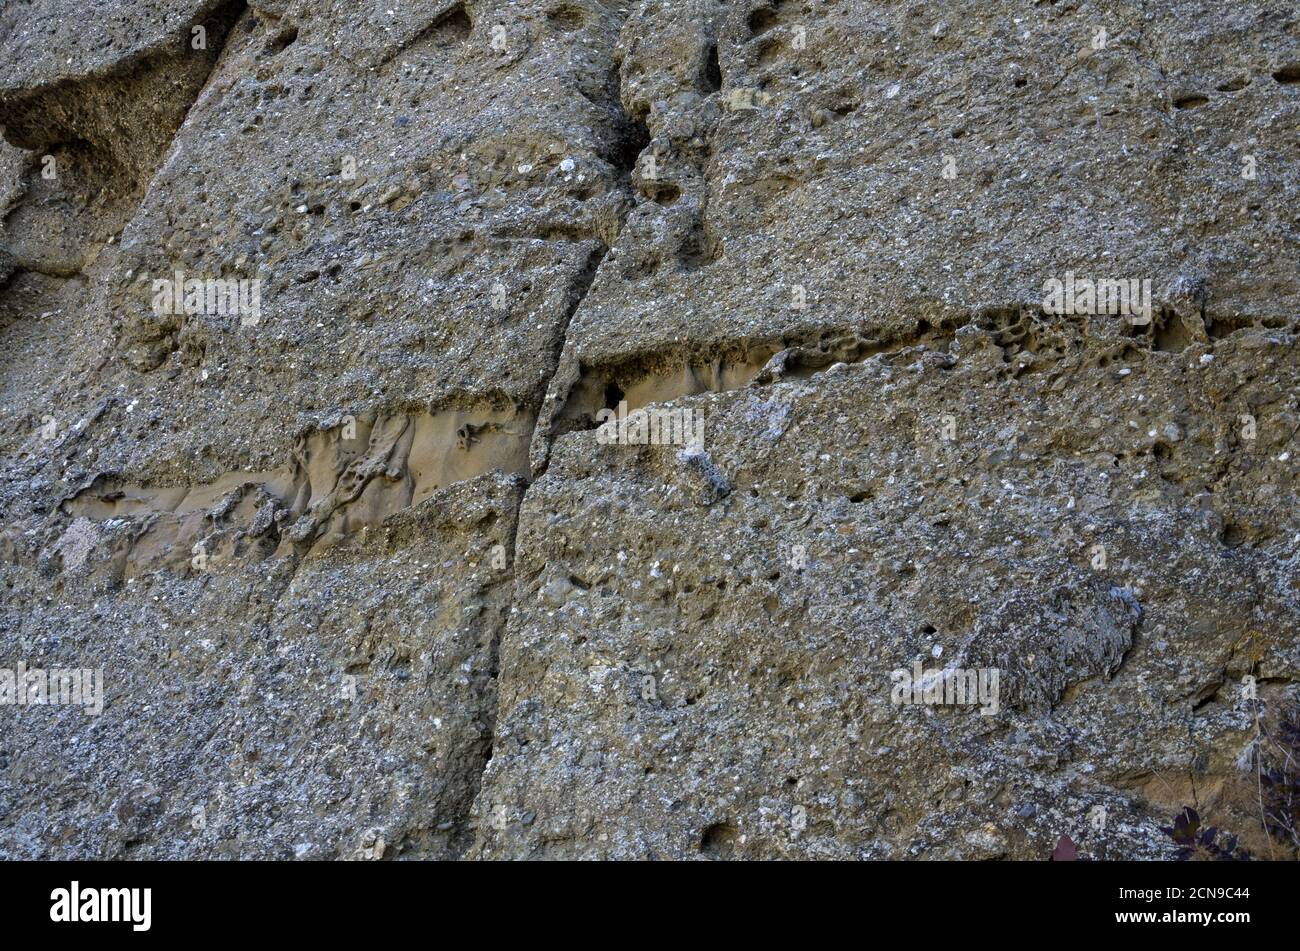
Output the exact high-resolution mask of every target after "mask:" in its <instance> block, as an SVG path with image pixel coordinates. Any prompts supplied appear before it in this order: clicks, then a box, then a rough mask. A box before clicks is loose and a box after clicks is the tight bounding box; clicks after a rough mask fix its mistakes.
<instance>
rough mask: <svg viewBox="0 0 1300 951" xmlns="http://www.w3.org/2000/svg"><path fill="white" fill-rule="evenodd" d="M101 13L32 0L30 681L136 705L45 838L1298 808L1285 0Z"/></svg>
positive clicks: (23, 26)
mask: <svg viewBox="0 0 1300 951" xmlns="http://www.w3.org/2000/svg"><path fill="white" fill-rule="evenodd" d="M100 6H101V7H102V8H103V9H102V10H101V11H99V12H98V13H97V15H96V16H94V17H91V18H88V17H86V15H85V13H84V10H83V5H81V4H74V3H72V2H70V0H21V2H12V3H8V4H6V5H5V6H4V7H3V9H0V127H2V128H3V133H4V141H3V142H0V215H3V231H2V232H0V667H10V668H12V667H14V665H15V664H16V663H17V662H18V661H24V662H26V663H27V664H28V666H29V667H46V668H50V667H60V666H62V667H75V668H96V669H98V668H102V669H103V671H104V682H105V685H106V688H105V705H104V709H103V712H102V714H100V715H99V716H88V715H86V714H85V713H84V712H83V711H82V710H79V709H76V708H70V707H56V706H0V857H5V858H294V857H297V858H330V859H334V858H344V859H346V858H362V859H381V858H461V857H463V858H477V859H506V858H569V857H581V858H673V859H680V858H695V857H711V858H777V857H781V858H868V859H872V858H895V859H898V858H963V859H975V858H1014V859H1031V858H1044V857H1046V856H1047V855H1048V854H1049V853H1050V852H1051V851H1052V848H1053V846H1054V845H1055V844H1056V843H1057V841H1058V840H1059V838H1060V837H1061V836H1062V835H1069V836H1070V837H1071V838H1072V840H1073V841H1074V842H1075V843H1077V844H1078V846H1079V851H1080V853H1081V854H1083V855H1085V856H1088V857H1094V858H1125V857H1126V858H1159V857H1167V856H1169V855H1170V854H1172V851H1173V848H1174V846H1173V843H1172V842H1171V841H1170V839H1169V838H1168V837H1167V836H1166V835H1165V834H1164V833H1162V832H1161V831H1160V828H1159V827H1160V826H1161V825H1162V824H1167V823H1168V821H1169V820H1170V818H1171V817H1172V815H1173V814H1174V813H1175V812H1176V811H1177V810H1178V809H1179V808H1180V807H1182V806H1184V805H1190V804H1193V803H1195V804H1196V805H1198V806H1199V807H1200V808H1201V811H1202V812H1203V813H1205V814H1207V815H1209V816H1210V817H1211V818H1212V819H1213V821H1214V822H1215V823H1216V824H1218V825H1220V826H1221V827H1223V828H1225V829H1229V830H1231V831H1232V832H1234V833H1237V834H1238V835H1240V836H1241V838H1242V841H1243V842H1244V843H1245V844H1246V845H1247V846H1248V847H1250V848H1252V849H1253V850H1255V851H1256V852H1257V853H1260V854H1264V855H1268V854H1270V849H1274V850H1275V849H1277V848H1278V846H1277V844H1276V843H1272V842H1270V841H1269V840H1268V837H1267V836H1266V835H1265V833H1264V832H1263V830H1262V828H1261V824H1260V820H1259V813H1258V808H1257V805H1256V798H1255V797H1256V782H1255V775H1254V773H1255V766H1254V765H1252V764H1254V763H1255V759H1254V757H1253V749H1254V744H1255V743H1256V738H1257V730H1258V729H1260V724H1261V723H1264V724H1265V726H1266V725H1267V718H1268V717H1272V716H1275V715H1277V714H1278V713H1279V712H1280V711H1284V710H1287V709H1289V708H1290V707H1291V706H1292V705H1293V704H1294V703H1295V702H1296V699H1297V688H1296V677H1297V667H1298V665H1300V624H1298V622H1300V515H1298V514H1297V504H1296V503H1297V491H1298V489H1300V479H1298V478H1297V471H1298V469H1297V465H1298V463H1300V438H1298V435H1297V434H1298V433H1300V351H1298V350H1297V333H1298V332H1300V323H1298V320H1300V211H1298V209H1300V165H1298V164H1297V163H1298V162H1300V135H1298V134H1297V133H1298V131H1300V12H1297V11H1296V10H1295V9H1294V8H1293V7H1291V6H1289V5H1288V4H1285V3H1275V2H1269V0H1261V2H1257V0H1243V2H1238V3H1233V4H1230V5H1224V4H1221V3H1216V2H1211V0H1161V2H1159V3H1122V2H1086V0H1061V2H1056V3H1035V4H1003V3H997V2H993V3H990V2H987V0H955V2H951V3H943V4H935V3H923V2H909V0H903V2H867V0H730V2H722V0H680V2H666V0H513V2H505V0H463V2H462V0H415V2H410V3H402V4H394V5H392V8H391V9H389V8H388V7H387V6H386V5H384V4H379V5H377V6H376V5H372V6H366V5H358V4H355V3H351V2H346V0H312V2H307V0H250V2H248V3H247V4H245V3H244V2H242V0H225V2H221V0H107V2H105V3H103V4H101V5H100ZM1067 272H1070V273H1073V274H1076V275H1080V276H1092V277H1109V278H1123V279H1137V280H1144V281H1149V282H1150V287H1151V294H1152V299H1153V312H1152V319H1151V320H1150V321H1149V322H1147V323H1136V322H1134V321H1130V320H1126V319H1124V318H1123V317H1122V316H1116V315H1111V314H1104V313H1103V314H1095V315H1094V314H1079V315H1075V314H1058V313H1052V312H1050V308H1045V307H1044V306H1043V297H1044V292H1043V288H1044V282H1045V281H1047V280H1049V279H1051V278H1059V279H1064V277H1065V275H1066V273H1067ZM178 274H179V275H180V278H181V280H182V281H183V280H185V279H189V278H197V279H200V280H208V279H215V280H232V281H238V280H245V281H257V282H259V288H260V308H259V310H258V312H257V313H256V314H253V315H249V314H247V313H242V314H234V315H232V314H229V313H212V312H210V309H209V312H186V310H185V308H183V307H182V308H169V307H162V308H160V307H158V306H157V300H156V290H155V284H154V282H155V281H159V280H173V279H174V278H176V276H177V275H178ZM250 316H251V319H250ZM620 403H626V404H627V405H628V406H629V407H630V408H631V409H634V410H635V409H637V408H645V407H650V408H666V409H680V410H689V411H691V412H698V413H702V414H703V419H704V420H705V432H706V436H705V440H704V444H703V446H702V447H686V448H684V447H682V446H679V445H620V444H613V445H611V444H608V442H607V441H606V440H602V439H600V438H598V436H599V434H598V432H597V431H596V425H597V422H598V418H599V417H598V414H599V413H600V411H601V410H604V409H612V408H617V407H618V405H619V404H620ZM914 665H920V667H921V668H923V669H924V670H925V671H927V672H930V673H931V674H932V675H933V674H934V673H935V672H940V671H942V670H943V669H945V668H950V667H957V668H961V669H979V670H990V669H995V670H997V671H998V672H999V673H1000V692H999V697H998V703H997V704H996V708H995V709H994V708H988V707H984V708H981V707H979V706H972V705H965V706H961V705H931V704H925V703H921V704H914V703H898V702H895V701H896V700H897V699H898V698H897V696H896V692H895V689H894V688H895V678H894V677H893V676H892V675H893V674H894V672H896V671H899V670H907V671H911V670H913V669H915V668H914ZM1243 680H1246V681H1249V683H1251V684H1252V685H1254V689H1255V690H1256V691H1257V693H1256V695H1255V698H1254V699H1252V697H1251V695H1250V693H1249V692H1247V691H1245V690H1243V689H1242V683H1243ZM1098 816H1101V817H1102V819H1101V821H1098Z"/></svg>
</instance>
